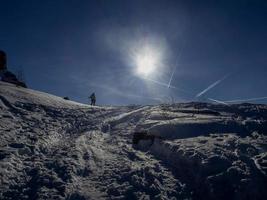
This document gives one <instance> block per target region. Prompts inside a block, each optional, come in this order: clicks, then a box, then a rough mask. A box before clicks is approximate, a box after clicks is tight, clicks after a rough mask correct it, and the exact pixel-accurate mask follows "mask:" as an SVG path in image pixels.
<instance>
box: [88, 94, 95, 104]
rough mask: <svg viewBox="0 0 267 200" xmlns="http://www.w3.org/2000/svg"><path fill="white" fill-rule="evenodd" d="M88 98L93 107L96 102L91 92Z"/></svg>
mask: <svg viewBox="0 0 267 200" xmlns="http://www.w3.org/2000/svg"><path fill="white" fill-rule="evenodd" d="M89 98H90V99H91V106H94V105H95V102H96V96H95V93H94V92H93V93H92V94H91V96H90V97H89Z"/></svg>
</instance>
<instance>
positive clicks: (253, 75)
mask: <svg viewBox="0 0 267 200" xmlns="http://www.w3.org/2000/svg"><path fill="white" fill-rule="evenodd" d="M0 5H1V6H0V49H3V50H5V51H6V52H7V54H8V67H9V69H10V70H12V71H14V72H16V71H17V70H20V69H23V71H24V74H25V77H26V81H27V85H28V86H29V87H30V88H33V89H37V90H41V91H45V92H48V93H52V94H55V95H58V96H69V97H70V98H71V99H73V100H76V101H79V102H88V96H89V95H90V93H92V92H93V91H94V92H96V95H97V103H98V104H116V105H121V104H151V103H158V102H162V101H163V102H168V101H171V99H174V100H177V101H189V100H196V99H194V96H195V95H197V94H198V93H199V92H201V91H202V90H204V89H205V88H207V87H208V86H209V85H211V84H212V83H214V82H215V81H217V80H219V79H221V78H222V77H224V76H225V75H228V74H229V76H228V77H227V78H226V79H225V80H223V81H222V82H221V83H220V84H218V85H217V86H215V87H214V88H212V89H211V90H209V91H207V92H206V93H205V94H204V95H203V96H202V97H201V100H204V99H205V98H208V97H210V98H214V99H218V100H232V99H242V98H244V99H246V98H254V97H263V96H267V87H266V86H267V78H266V77H267V1H257V0H251V1H246V0H241V1H237V0H236V1H234V0H229V1H227V0H223V1H214V0H213V1H197V0H196V1H190V0H184V1H179V0H175V1H168V0H162V1H157V0H151V1H148V0H140V1H139V0H132V1H130V0H121V1H119V0H113V1H108V0H96V1H89V0H46V1H43V0H25V1H21V0H0ZM146 45H147V46H149V48H151V49H152V50H153V52H154V53H155V54H157V55H158V54H159V55H160V56H161V59H160V64H159V67H158V68H156V73H153V74H150V75H148V76H147V77H146V78H147V79H152V80H153V81H151V80H147V79H143V78H141V77H140V76H138V75H137V74H136V73H135V72H136V69H135V68H136V66H135V65H134V64H133V57H134V55H136V54H138V55H139V54H140V55H142V49H143V48H144V46H146ZM179 55H180V56H179ZM177 63H178V64H177ZM176 65H177V66H176ZM175 66H176V70H175V73H174V76H173V80H172V82H171V85H172V86H173V87H177V88H179V89H180V88H182V89H183V90H185V91H186V92H184V91H180V90H178V89H174V88H167V87H166V86H164V84H168V82H169V79H170V76H171V74H172V71H173V68H175ZM155 81H157V82H159V83H155ZM266 102H267V101H266V100H265V101H259V103H266Z"/></svg>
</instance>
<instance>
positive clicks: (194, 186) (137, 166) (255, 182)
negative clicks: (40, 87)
mask: <svg viewBox="0 0 267 200" xmlns="http://www.w3.org/2000/svg"><path fill="white" fill-rule="evenodd" d="M143 130H147V131H148V132H149V134H151V135H155V136H160V138H162V139H158V138H159V137H156V139H155V140H154V141H152V140H147V141H145V140H143V141H140V142H139V143H138V144H137V145H134V146H133V145H132V136H133V133H134V132H135V131H143ZM266 134H267V106H266V105H253V104H239V105H232V106H222V105H213V104H206V103H194V102H192V103H184V104H174V105H158V106H125V107H98V106H94V107H91V106H87V105H83V104H79V103H76V102H72V101H68V100H64V99H62V98H61V97H56V96H53V95H49V94H46V93H42V92H37V91H33V90H30V89H25V88H19V87H16V86H14V85H11V84H7V83H2V82H0V137H1V138H0V199H68V200H71V199H78V200H84V199H267V190H266V188H267V136H266Z"/></svg>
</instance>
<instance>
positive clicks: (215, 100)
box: [207, 98, 229, 106]
mask: <svg viewBox="0 0 267 200" xmlns="http://www.w3.org/2000/svg"><path fill="white" fill-rule="evenodd" d="M207 99H208V100H210V101H214V102H216V103H219V104H223V105H226V106H229V104H228V103H226V102H224V101H220V100H217V99H212V98H207Z"/></svg>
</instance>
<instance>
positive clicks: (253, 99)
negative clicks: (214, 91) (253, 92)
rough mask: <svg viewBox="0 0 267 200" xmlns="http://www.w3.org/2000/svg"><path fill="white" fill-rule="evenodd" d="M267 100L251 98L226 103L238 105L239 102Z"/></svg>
mask: <svg viewBox="0 0 267 200" xmlns="http://www.w3.org/2000/svg"><path fill="white" fill-rule="evenodd" d="M264 99H267V97H256V98H250V99H235V100H229V101H224V102H226V103H238V102H246V101H259V100H264Z"/></svg>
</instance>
